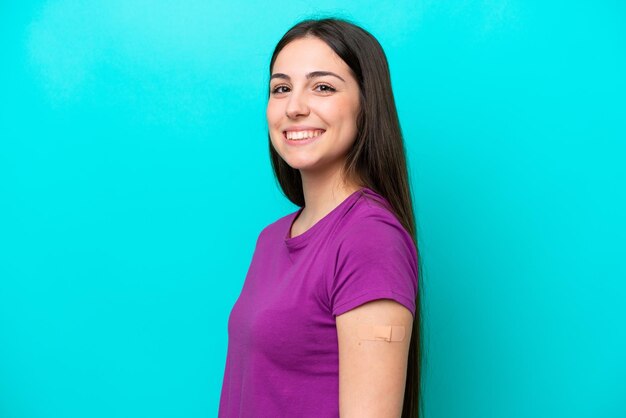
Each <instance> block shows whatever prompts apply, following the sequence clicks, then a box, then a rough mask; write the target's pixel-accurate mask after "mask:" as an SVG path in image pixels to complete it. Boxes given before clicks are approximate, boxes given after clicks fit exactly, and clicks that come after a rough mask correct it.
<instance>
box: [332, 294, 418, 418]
mask: <svg viewBox="0 0 626 418" xmlns="http://www.w3.org/2000/svg"><path fill="white" fill-rule="evenodd" d="M362 324H371V325H378V326H390V325H391V326H403V327H404V328H405V336H404V339H403V340H402V341H391V342H388V341H384V340H376V341H370V340H361V339H360V338H359V334H358V329H359V325H362ZM336 325H337V338H338V344H339V416H340V417H341V418H356V417H359V418H370V417H371V418H399V417H400V415H401V413H402V404H403V400H404V388H405V384H406V371H407V359H408V353H409V343H410V341H411V330H412V325H413V315H412V313H411V312H410V311H409V310H408V309H407V308H406V307H405V306H403V305H401V304H400V303H398V302H396V301H394V300H391V299H377V300H374V301H371V302H367V303H365V304H363V305H360V306H358V307H356V308H354V309H351V310H349V311H347V312H345V313H343V314H341V315H338V316H337V317H336Z"/></svg>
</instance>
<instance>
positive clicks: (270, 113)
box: [265, 101, 281, 128]
mask: <svg viewBox="0 0 626 418" xmlns="http://www.w3.org/2000/svg"><path fill="white" fill-rule="evenodd" d="M280 115H281V112H280V110H279V109H278V106H276V104H274V103H273V102H272V101H270V102H269V103H268V104H267V109H266V110H265V117H266V118H267V124H268V125H269V127H270V128H276V127H277V126H278V125H279V124H280Z"/></svg>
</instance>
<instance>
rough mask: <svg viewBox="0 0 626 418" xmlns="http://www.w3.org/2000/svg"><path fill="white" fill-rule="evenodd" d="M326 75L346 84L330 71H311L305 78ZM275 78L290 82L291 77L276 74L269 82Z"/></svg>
mask: <svg viewBox="0 0 626 418" xmlns="http://www.w3.org/2000/svg"><path fill="white" fill-rule="evenodd" d="M326 75H330V76H333V77H337V78H338V79H339V80H341V81H343V82H344V83H345V82H346V80H344V79H343V78H341V77H339V76H338V75H337V74H335V73H333V72H330V71H311V72H310V73H308V74H306V78H307V79H311V78H314V77H323V76H326ZM275 78H282V79H284V80H291V77H289V76H288V75H287V74H283V73H276V74H272V76H271V77H270V80H273V79H275Z"/></svg>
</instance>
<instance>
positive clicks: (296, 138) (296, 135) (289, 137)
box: [283, 129, 326, 145]
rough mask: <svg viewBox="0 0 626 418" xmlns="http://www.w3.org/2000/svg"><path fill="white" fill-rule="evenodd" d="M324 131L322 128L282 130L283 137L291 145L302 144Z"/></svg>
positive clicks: (311, 140)
mask: <svg viewBox="0 0 626 418" xmlns="http://www.w3.org/2000/svg"><path fill="white" fill-rule="evenodd" d="M324 132H326V130H324V129H311V130H306V131H283V138H284V139H285V141H287V143H289V144H292V145H304V144H308V143H310V142H313V141H315V140H316V139H317V138H319V137H320V136H322V135H323V134H324Z"/></svg>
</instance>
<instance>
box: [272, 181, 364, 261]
mask: <svg viewBox="0 0 626 418" xmlns="http://www.w3.org/2000/svg"><path fill="white" fill-rule="evenodd" d="M366 191H369V189H368V188H367V187H362V188H360V189H358V190H357V191H355V192H352V194H350V195H349V196H348V197H346V198H345V199H344V200H343V201H342V202H341V203H339V204H338V205H337V206H335V208H333V209H332V210H331V211H330V212H328V213H327V214H326V215H325V216H324V217H322V218H321V219H320V220H319V221H317V222H316V223H314V224H313V225H312V226H311V227H310V228H309V229H307V230H306V231H304V232H303V233H301V234H300V235H297V236H295V237H293V238H290V237H289V235H290V234H291V227H292V226H293V223H294V222H295V220H296V218H297V217H298V216H299V215H300V213H301V212H302V210H303V209H304V207H301V208H300V209H298V210H297V211H295V212H294V213H292V214H291V215H290V216H289V218H288V222H287V231H285V233H284V234H283V237H284V241H285V245H287V247H288V248H290V249H296V248H300V247H302V246H303V245H305V244H306V242H307V241H309V240H310V239H311V237H312V236H314V235H315V234H316V233H317V232H318V231H319V230H320V229H322V228H323V227H324V225H325V224H327V223H328V222H329V220H330V219H332V218H333V217H334V216H335V215H336V214H337V213H338V212H339V211H340V210H341V209H342V208H344V207H345V206H347V205H349V204H350V203H351V202H353V201H355V200H356V199H358V198H359V196H361V194H362V193H363V192H366Z"/></svg>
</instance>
